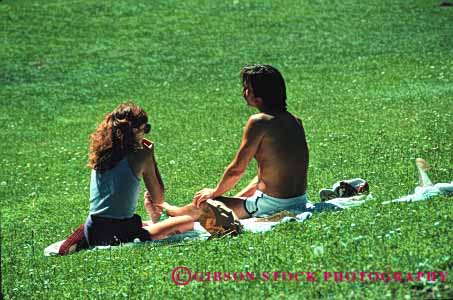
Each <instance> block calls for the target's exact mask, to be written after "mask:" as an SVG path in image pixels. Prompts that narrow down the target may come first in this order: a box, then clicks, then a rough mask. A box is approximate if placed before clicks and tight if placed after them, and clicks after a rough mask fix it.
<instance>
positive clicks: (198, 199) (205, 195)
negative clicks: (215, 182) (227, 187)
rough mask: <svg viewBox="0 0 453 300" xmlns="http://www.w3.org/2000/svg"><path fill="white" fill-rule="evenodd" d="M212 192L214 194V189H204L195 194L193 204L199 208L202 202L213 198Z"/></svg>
mask: <svg viewBox="0 0 453 300" xmlns="http://www.w3.org/2000/svg"><path fill="white" fill-rule="evenodd" d="M214 192H215V189H209V188H204V189H202V190H200V191H198V192H196V193H195V196H194V197H193V204H194V205H195V206H196V207H198V208H199V207H200V205H201V204H202V203H203V202H205V201H206V200H208V199H213V198H214Z"/></svg>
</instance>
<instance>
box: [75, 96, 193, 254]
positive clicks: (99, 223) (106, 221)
mask: <svg viewBox="0 0 453 300" xmlns="http://www.w3.org/2000/svg"><path fill="white" fill-rule="evenodd" d="M150 128H151V126H150V125H149V124H148V116H147V114H146V112H145V111H144V110H143V109H142V108H141V107H139V106H138V105H135V104H133V103H123V104H120V105H119V106H118V107H117V108H116V109H115V110H114V111H112V112H111V113H108V114H107V115H105V117H104V120H103V121H102V122H101V124H99V126H98V127H97V129H96V131H95V132H94V133H93V134H92V135H91V145H90V154H89V163H88V166H89V167H90V168H91V169H92V171H91V184H90V213H89V215H88V218H87V219H86V221H85V225H84V226H83V227H84V229H83V231H84V236H85V238H86V240H87V242H88V244H89V246H91V247H92V246H98V245H116V244H119V243H126V242H131V241H134V240H135V239H137V238H138V239H140V240H141V241H148V240H159V239H163V238H166V237H168V236H170V235H172V234H174V233H179V232H185V231H188V230H191V229H193V219H192V218H190V217H188V216H181V217H174V218H170V219H167V220H164V221H162V222H159V223H157V221H158V220H159V217H160V214H161V212H162V208H161V207H162V203H163V202H164V185H163V182H162V179H161V176H160V174H159V169H158V168H157V165H156V160H155V156H154V144H153V143H152V142H151V141H149V140H147V139H145V138H144V136H145V134H147V133H149V131H150ZM142 178H143V181H144V183H145V186H146V189H147V191H148V193H149V197H148V198H147V199H146V200H145V203H144V205H145V209H146V211H147V213H148V214H149V216H150V217H151V219H152V221H149V222H142V220H141V218H140V216H139V215H137V214H135V209H136V207H137V199H138V194H139V190H140V181H141V179H142Z"/></svg>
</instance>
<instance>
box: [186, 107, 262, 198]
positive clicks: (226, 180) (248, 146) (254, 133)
mask: <svg viewBox="0 0 453 300" xmlns="http://www.w3.org/2000/svg"><path fill="white" fill-rule="evenodd" d="M264 133H265V121H264V120H262V119H261V117H260V116H259V115H253V116H251V117H250V118H249V120H248V121H247V124H246V125H245V129H244V134H243V136H242V141H241V145H240V147H239V150H238V151H237V153H236V156H235V157H234V159H233V161H232V162H231V163H230V164H229V165H228V167H227V168H226V170H225V172H224V173H223V176H222V178H221V179H220V181H219V183H218V184H217V187H216V188H215V189H203V190H201V191H199V192H198V193H196V194H195V197H194V199H193V200H194V204H195V205H196V206H197V207H199V206H200V204H201V203H202V202H204V201H206V200H208V199H213V198H216V197H219V196H221V195H223V194H224V193H226V192H228V191H229V190H231V189H232V188H233V187H234V186H235V185H236V183H237V182H238V181H239V179H241V177H242V175H243V174H244V172H245V170H246V168H247V165H248V164H249V162H250V160H251V159H252V158H253V157H254V156H255V154H256V152H257V151H258V147H259V145H260V143H261V140H262V138H263V136H264Z"/></svg>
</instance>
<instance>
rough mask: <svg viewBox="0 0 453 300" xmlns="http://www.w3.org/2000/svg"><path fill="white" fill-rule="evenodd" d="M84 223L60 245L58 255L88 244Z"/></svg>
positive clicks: (66, 253)
mask: <svg viewBox="0 0 453 300" xmlns="http://www.w3.org/2000/svg"><path fill="white" fill-rule="evenodd" d="M83 228H84V224H81V225H80V226H79V227H78V228H77V229H76V230H75V231H74V232H73V233H72V234H71V235H70V236H69V237H68V238H67V239H66V240H65V241H64V242H63V243H62V244H61V246H60V247H59V249H58V255H68V254H71V253H74V252H76V251H78V250H80V249H82V248H85V245H87V243H86V240H85V235H84V233H83Z"/></svg>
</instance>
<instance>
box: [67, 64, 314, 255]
mask: <svg viewBox="0 0 453 300" xmlns="http://www.w3.org/2000/svg"><path fill="white" fill-rule="evenodd" d="M241 79H242V85H243V86H242V91H243V96H244V99H245V102H246V103H247V105H249V106H252V107H255V108H257V109H258V110H259V113H258V114H255V115H252V116H251V117H250V118H249V119H248V121H247V123H246V125H245V129H244V133H243V136H242V141H241V145H240V147H239V149H238V151H237V153H236V156H235V157H234V159H233V161H232V162H231V163H230V164H229V165H228V167H227V168H226V170H225V172H224V174H223V176H222V177H221V179H220V181H219V183H218V184H217V186H216V187H215V188H204V189H202V190H200V191H199V192H197V193H195V195H194V198H193V201H192V203H190V204H188V205H186V206H183V207H176V206H172V205H170V204H168V203H167V202H165V198H164V184H163V182H162V179H161V176H160V174H159V169H158V167H157V164H156V160H155V156H154V144H153V143H152V142H150V141H149V140H147V139H145V138H144V136H145V134H147V133H149V131H150V125H149V124H148V117H147V114H146V113H145V111H143V109H142V108H140V107H139V106H137V105H134V104H131V103H126V104H121V105H119V106H118V107H117V108H116V109H115V110H114V111H113V112H111V113H109V114H107V115H106V116H105V118H104V120H103V121H102V123H101V124H100V125H99V126H98V128H97V129H96V131H95V132H94V133H93V134H92V135H91V146H90V158H89V166H90V167H91V168H92V173H91V184H90V213H89V215H88V218H87V220H86V222H85V224H84V226H81V227H80V228H79V231H82V230H83V233H84V234H83V239H84V241H85V242H87V244H88V245H89V246H91V247H93V246H98V245H115V244H118V243H125V242H131V241H134V240H135V239H137V238H138V239H140V240H141V241H147V240H159V239H164V238H166V237H168V236H170V235H172V234H175V233H182V232H185V231H189V230H191V229H193V225H194V221H197V220H198V218H199V217H200V215H201V212H202V210H203V207H204V205H206V201H207V200H208V199H215V200H218V201H221V202H223V203H224V204H225V205H226V206H227V207H228V208H230V209H231V210H232V211H233V212H234V213H235V214H236V216H237V217H238V218H240V219H244V218H249V217H259V216H263V215H270V214H272V213H276V212H279V211H283V210H299V211H303V210H304V209H305V206H306V203H307V196H306V189H307V170H308V146H307V141H306V138H305V132H304V128H303V126H302V122H301V120H300V119H299V118H298V117H296V116H294V115H292V114H291V113H289V112H288V111H287V109H286V87H285V82H284V79H283V77H282V75H281V74H280V72H279V71H278V70H277V69H276V68H274V67H272V66H269V65H253V66H247V67H245V68H243V70H242V71H241ZM252 158H255V159H256V160H257V163H258V172H257V176H256V177H255V178H254V179H253V180H252V182H251V183H250V184H249V185H248V186H247V187H246V188H245V189H243V190H242V191H241V192H240V193H239V194H237V195H235V196H234V197H226V196H223V195H224V194H225V193H226V192H228V191H230V190H231V189H232V188H233V187H234V186H235V185H236V183H237V182H238V181H239V179H240V178H241V176H242V175H243V174H244V171H245V170H246V167H247V165H248V164H249V163H250V161H251V160H252ZM141 178H143V181H144V183H145V186H146V189H147V191H146V192H145V195H144V205H145V208H146V211H147V213H148V214H149V216H150V217H151V220H150V221H145V222H142V220H141V219H140V216H138V215H137V214H135V209H136V206H137V198H138V193H139V184H140V180H141ZM163 209H166V210H167V214H168V215H169V216H171V218H169V219H166V220H164V221H161V222H158V221H159V218H160V215H161V213H162V211H163ZM68 240H69V241H68ZM68 240H67V241H68V242H67V243H66V245H65V247H66V249H69V247H71V246H72V245H74V243H77V242H80V241H76V240H75V239H74V240H73V241H72V242H71V241H70V239H68ZM61 252H62V251H60V253H61ZM63 252H64V250H63Z"/></svg>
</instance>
